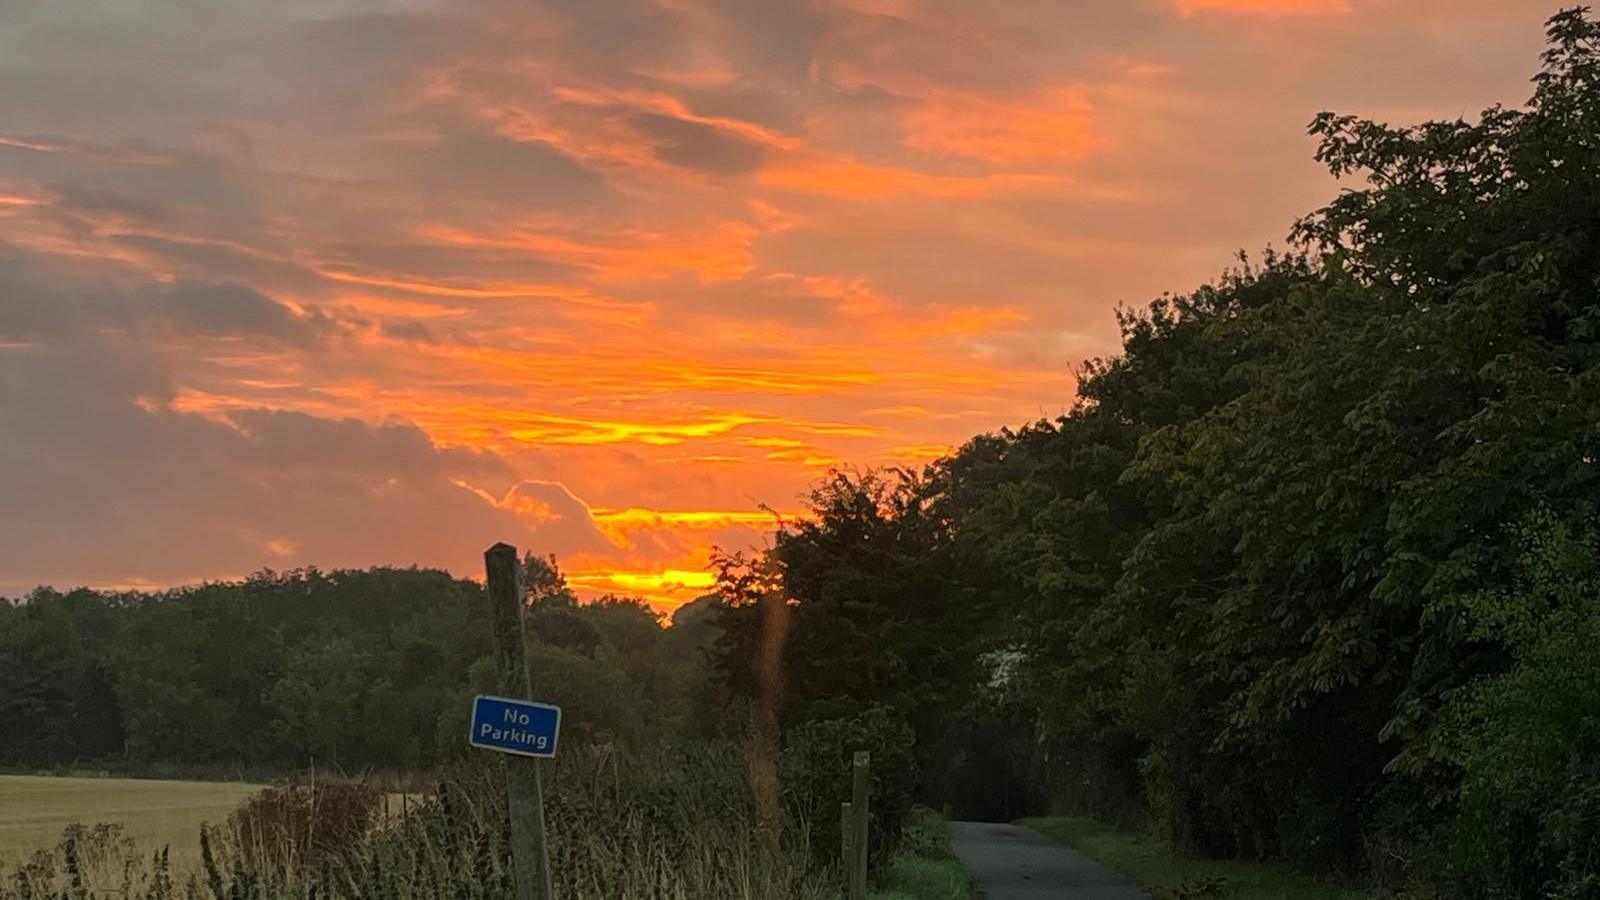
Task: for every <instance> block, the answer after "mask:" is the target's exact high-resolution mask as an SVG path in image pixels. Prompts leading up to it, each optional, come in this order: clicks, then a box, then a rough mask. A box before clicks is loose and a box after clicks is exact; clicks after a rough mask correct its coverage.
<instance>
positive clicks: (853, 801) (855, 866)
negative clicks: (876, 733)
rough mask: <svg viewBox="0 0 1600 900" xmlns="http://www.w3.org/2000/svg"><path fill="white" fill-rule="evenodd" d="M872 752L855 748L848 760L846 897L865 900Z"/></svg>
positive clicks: (868, 850)
mask: <svg viewBox="0 0 1600 900" xmlns="http://www.w3.org/2000/svg"><path fill="white" fill-rule="evenodd" d="M871 793H872V755H871V754H870V753H868V752H867V751H865V750H857V751H856V753H855V758H854V759H852V760H851V763H850V817H851V819H852V820H853V821H852V822H851V827H850V863H851V866H850V900H867V858H868V857H869V856H870V854H871V847H870V845H869V843H868V839H867V837H868V836H867V825H868V823H869V822H870V821H871V808H870V806H871V802H870V800H869V799H868V798H869V797H870V795H871Z"/></svg>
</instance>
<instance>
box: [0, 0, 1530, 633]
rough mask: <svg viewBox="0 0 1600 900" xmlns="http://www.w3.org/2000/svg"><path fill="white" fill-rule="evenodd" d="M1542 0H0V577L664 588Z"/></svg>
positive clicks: (956, 437) (1010, 414) (1524, 50)
mask: <svg viewBox="0 0 1600 900" xmlns="http://www.w3.org/2000/svg"><path fill="white" fill-rule="evenodd" d="M1547 13H1548V9H1547V8H1545V7H1543V6H1540V5H1538V4H1534V3H1532V2H1531V0H1515V2H1493V0H1463V2H1451V3H1446V2H1445V0H1419V2H1417V3H1410V4H1397V3H1394V2H1391V0H1363V2H1359V3H1358V2H1354V0H1349V2H1344V0H1139V2H1130V3H1066V4H1064V3H1061V2H1059V0H1007V2H1005V3H988V4H974V3H971V2H969V0H809V2H804V3H799V2H792V0H541V2H535V3H527V2H518V0H460V2H453V3H441V2H434V0H291V2H286V3H269V2H264V0H240V2H234V3H227V4H215V3H213V4H181V3H160V2H147V3H141V4H139V5H138V13H137V15H131V14H130V15H108V14H107V12H106V10H105V9H103V8H101V6H100V5H97V4H93V3H79V2H70V0H69V2H57V3H11V4H4V3H0V59H4V60H5V84H6V90H4V91H0V122H3V123H5V130H4V131H3V132H0V464H3V466H4V467H3V468H0V471H4V472H6V473H7V477H5V478H3V479H0V582H6V583H7V584H10V583H11V582H13V581H21V582H26V581H29V580H54V581H60V582H74V581H95V582H99V583H134V582H141V583H154V584H161V583H168V582H171V581H180V580H186V579H189V578H198V577H213V576H223V575H238V574H242V573H244V572H248V571H250V570H251V569H254V568H256V567H258V566H261V565H268V564H270V565H273V566H284V565H295V564H300V563H311V562H314V563H317V564H320V565H364V564H370V563H375V562H400V563H411V562H421V563H431V564H443V565H447V566H451V567H453V568H455V570H456V571H458V572H459V573H461V574H468V575H475V574H477V571H478V566H479V560H478V558H477V553H478V551H479V550H481V549H482V545H484V544H486V543H489V542H492V541H493V540H500V539H509V540H513V541H514V542H516V543H519V544H521V545H524V546H526V547H528V548H529V549H534V550H542V551H554V552H557V553H561V554H564V555H565V556H566V559H564V560H563V561H564V562H565V563H567V564H568V568H569V569H570V570H571V571H573V572H574V574H575V578H574V581H575V583H578V584H581V585H584V586H586V590H588V591H591V592H593V591H600V590H640V591H644V592H646V593H648V594H649V595H650V596H651V597H652V598H653V599H655V600H656V601H657V602H660V603H662V604H670V603H671V602H675V601H677V600H682V599H687V598H688V597H689V596H692V595H693V593H694V592H696V591H697V590H698V588H696V585H700V584H703V583H704V579H705V578H706V577H707V575H706V566H707V562H708V553H709V548H710V546H711V545H712V544H714V543H720V544H722V545H724V546H745V545H748V544H751V543H758V542H759V541H760V540H761V536H762V532H763V529H764V528H765V525H763V523H762V521H761V520H760V517H759V515H753V513H754V512H758V511H759V510H760V509H761V508H762V506H763V505H766V506H770V507H772V508H776V509H783V510H792V509H794V508H795V507H796V506H797V504H798V503H799V500H798V499H797V498H799V497H800V496H801V495H802V494H803V492H804V490H805V488H806V486H807V484H808V483H809V481H810V479H812V478H814V477H815V475H816V474H817V473H818V471H819V467H822V466H826V465H829V464H833V463H835V462H839V461H852V462H865V463H906V462H911V463H914V462H916V461H920V460H923V459H926V458H927V457H928V456H930V455H932V454H934V453H936V452H938V450H939V448H942V447H948V446H951V445H954V444H959V443H960V442H961V441H963V440H965V439H966V438H967V437H969V436H970V435H971V434H973V433H976V432H979V431H988V430H992V429H995V428H997V427H1000V426H1003V425H1008V424H1009V425H1014V424H1016V423H1018V422H1021V421H1026V420H1029V419H1032V418H1035V417H1036V416H1039V415H1043V414H1049V413H1050V412H1053V411H1056V410H1059V409H1061V408H1063V407H1064V406H1065V405H1066V404H1067V403H1069V402H1070V398H1071V394H1072V388H1073V382H1072V376H1071V374H1070V373H1071V371H1072V366H1073V365H1074V363H1076V362H1078V361H1079V360H1081V359H1083V358H1084V357H1089V356H1097V355H1102V354H1104V353H1106V352H1108V351H1109V350H1111V349H1112V348H1114V346H1115V343H1116V339H1117V331H1116V322H1115V318H1114V316H1113V315H1112V313H1111V311H1112V309H1113V308H1114V307H1115V306H1116V305H1117V304H1119V303H1139V302H1141V301H1143V300H1145V299H1147V298H1149V297H1151V296H1155V295H1158V294H1160V293H1161V292H1163V291H1167V290H1179V289H1184V288H1186V287H1189V286H1192V285H1194V284H1196V283H1198V282H1199V281H1201V280H1204V279H1206V278H1209V277H1211V276H1213V275H1214V274H1215V273H1216V272H1217V270H1218V269H1219V268H1220V267H1221V266H1223V265H1225V264H1227V262H1228V261H1229V260H1230V259H1231V254H1232V253H1233V251H1235V250H1236V249H1238V248H1240V247H1246V248H1256V247H1260V246H1262V245H1263V244H1265V243H1267V242H1274V241H1280V240H1281V238H1282V236H1283V230H1284V228H1285V227H1286V226H1287V224H1288V223H1289V222H1291V221H1292V220H1293V219H1294V218H1295V217H1296V216H1298V215H1300V214H1302V213H1304V212H1305V211H1307V210H1309V209H1312V208H1314V207H1315V206H1316V205H1318V204H1319V203H1321V202H1324V201H1325V200H1326V199H1327V198H1328V197H1329V196H1331V195H1332V193H1333V191H1335V190H1336V185H1334V184H1332V183H1331V182H1330V181H1329V180H1328V179H1327V178H1326V177H1325V173H1324V172H1323V171H1321V169H1320V167H1319V166H1318V165H1317V164H1316V163H1315V161H1314V160H1313V159H1312V158H1311V153H1312V150H1313V148H1312V146H1311V142H1310V141H1309V140H1308V139H1307V138H1306V136H1305V133H1304V126H1305V123H1306V121H1307V120H1308V119H1309V117H1310V116H1311V115H1312V114H1313V113H1314V112H1315V111H1317V110H1319V109H1324V108H1331V109H1338V110H1349V111H1352V112H1357V113H1368V114H1373V115H1377V116H1379V117H1382V118H1388V119H1391V120H1393V121H1413V120H1417V119H1421V118H1427V117H1430V116H1447V117H1453V116H1456V115H1459V114H1461V113H1462V112H1463V111H1467V110H1471V109H1475V108H1480V107H1481V106H1483V105H1486V104H1488V103H1491V102H1495V101H1509V102H1515V101H1517V100H1519V99H1520V98H1522V97H1524V96H1525V95H1526V93H1527V89H1526V78H1527V76H1528V74H1529V73H1530V72H1531V70H1532V68H1533V66H1534V60H1535V59H1536V57H1537V53H1538V51H1539V48H1540V41H1541V32H1540V28H1539V23H1540V21H1541V20H1542V18H1543V17H1544V15H1546V14H1547ZM1351 60H1359V61H1360V62H1361V64H1360V65H1352V64H1351ZM590 510H599V512H598V513H596V512H591V511H590ZM85 546H92V547H93V548H94V552H93V553H92V554H85V553H84V552H83V547H85ZM86 557H88V558H86Z"/></svg>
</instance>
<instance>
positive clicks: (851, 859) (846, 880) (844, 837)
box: [839, 800, 856, 897]
mask: <svg viewBox="0 0 1600 900" xmlns="http://www.w3.org/2000/svg"><path fill="white" fill-rule="evenodd" d="M855 827H856V825H855V819H852V818H851V817H850V801H848V800H846V801H845V802H843V803H841V804H839V886H840V887H841V888H842V889H843V890H844V894H845V896H846V897H848V896H850V878H851V876H852V874H853V873H854V872H855V870H856V859H855V851H854V848H853V847H852V846H851V844H852V841H851V840H850V838H851V837H852V835H851V832H852V831H853V830H854V829H855Z"/></svg>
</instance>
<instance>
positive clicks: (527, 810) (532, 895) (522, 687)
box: [483, 544, 555, 900]
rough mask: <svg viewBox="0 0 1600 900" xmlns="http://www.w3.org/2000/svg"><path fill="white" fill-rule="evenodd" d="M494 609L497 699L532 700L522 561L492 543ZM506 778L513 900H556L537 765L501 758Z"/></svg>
mask: <svg viewBox="0 0 1600 900" xmlns="http://www.w3.org/2000/svg"><path fill="white" fill-rule="evenodd" d="M483 564H484V569H485V570H486V572H487V574H488V579H489V602H490V604H491V605H492V606H493V607H494V655H495V664H496V666H497V667H498V669H499V672H500V694H501V696H504V697H510V698H512V699H515V700H532V699H533V675H532V673H531V672H529V670H528V645H527V641H528V638H527V632H526V631H524V629H523V596H522V562H521V560H519V559H517V548H515V547H513V546H511V545H510V544H495V545H494V546H493V547H490V548H489V549H488V550H487V551H485V552H484V554H483ZM501 760H502V762H503V764H504V765H505V773H506V801H507V802H506V805H507V806H508V807H509V808H510V810H511V864H512V869H513V871H515V873H516V877H517V900H554V897H555V891H554V890H553V887H552V884H551V878H550V847H549V845H548V843H547V842H546V839H545V830H544V785H543V783H542V782H541V780H540V775H539V760H537V759H529V758H527V757H522V756H509V755H508V756H502V758H501Z"/></svg>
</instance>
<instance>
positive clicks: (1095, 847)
mask: <svg viewBox="0 0 1600 900" xmlns="http://www.w3.org/2000/svg"><path fill="white" fill-rule="evenodd" d="M1024 824H1027V825H1029V826H1030V827H1033V828H1036V829H1038V830H1039V831H1041V832H1043V833H1045V834H1047V835H1049V836H1050V837H1052V838H1055V839H1056V840H1058V841H1060V842H1061V843H1063V844H1066V845H1067V846H1069V847H1071V848H1073V849H1074V850H1077V851H1078V852H1080V853H1082V854H1084V855H1085V856H1088V857H1090V858H1091V859H1095V860H1098V861H1100V862H1102V863H1104V864H1106V865H1107V866H1109V867H1111V868H1113V869H1116V870H1117V871H1118V872H1121V873H1122V874H1124V875H1126V876H1128V877H1129V878H1131V879H1133V880H1134V881H1135V882H1137V883H1138V885H1139V886H1140V887H1142V888H1144V889H1145V890H1146V891H1148V892H1150V895H1151V896H1152V897H1154V898H1156V900H1201V898H1217V900H1369V898H1371V897H1372V896H1373V893H1372V891H1371V890H1370V889H1366V888H1358V887H1353V886H1351V885H1342V884H1337V883H1334V882H1330V881H1327V880H1325V879H1318V878H1313V877H1310V876H1307V875H1303V874H1299V873H1296V872H1293V871H1290V870H1288V869H1285V868H1284V867H1282V866H1275V865H1269V864H1266V863H1258V862H1241V861H1237V860H1214V859H1206V858H1204V857H1199V856H1195V855H1194V854H1191V853H1184V852H1183V851H1181V850H1177V849H1174V848H1173V846H1172V845H1171V844H1170V843H1168V842H1166V841H1162V840H1154V839H1151V838H1147V837H1144V836H1141V835H1138V834H1135V833H1132V832H1127V831H1121V830H1118V829H1116V828H1112V827H1110V826H1109V825H1103V824H1101V823H1099V822H1095V821H1093V820H1090V819H1083V818H1075V817H1071V816H1050V817H1043V818H1033V819H1025V820H1024Z"/></svg>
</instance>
